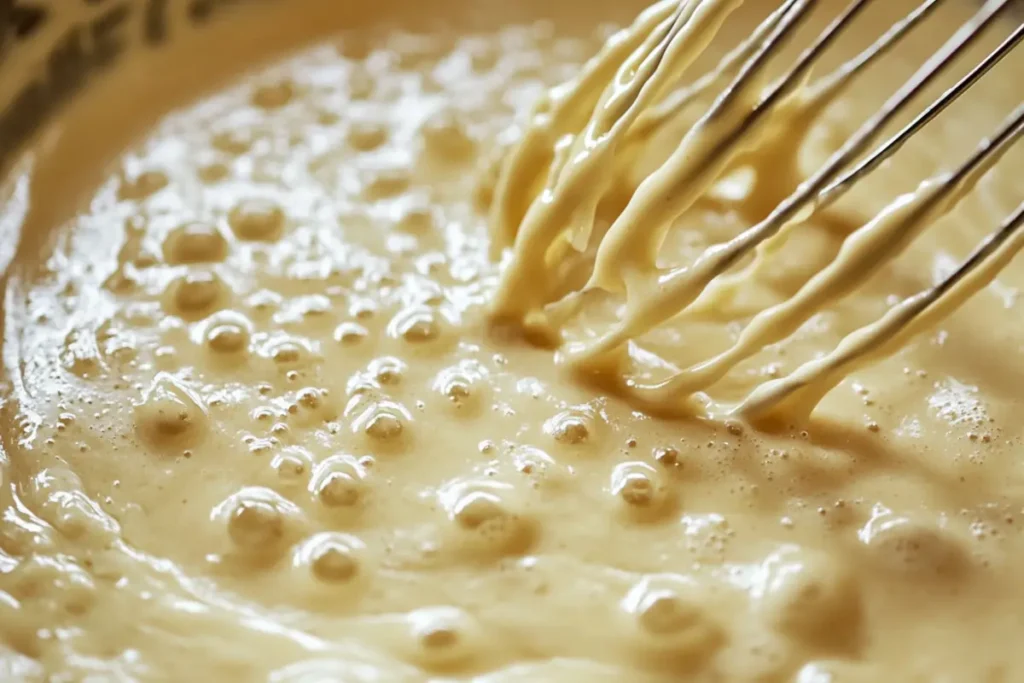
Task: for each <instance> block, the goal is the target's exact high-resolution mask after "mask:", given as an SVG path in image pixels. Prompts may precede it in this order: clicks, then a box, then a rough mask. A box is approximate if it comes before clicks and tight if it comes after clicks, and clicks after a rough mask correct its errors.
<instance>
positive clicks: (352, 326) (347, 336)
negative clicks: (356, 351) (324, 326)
mask: <svg viewBox="0 0 1024 683" xmlns="http://www.w3.org/2000/svg"><path fill="white" fill-rule="evenodd" d="M369 334H370V333H369V331H368V330H367V329H366V328H365V327H363V326H362V325H360V324H359V323H354V322H344V323H341V324H340V325H338V326H337V327H336V328H334V341H336V342H338V343H339V344H343V345H345V346H355V345H356V344H359V343H360V342H362V341H363V340H364V339H366V337H367V336H368V335H369Z"/></svg>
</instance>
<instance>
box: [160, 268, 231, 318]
mask: <svg viewBox="0 0 1024 683" xmlns="http://www.w3.org/2000/svg"><path fill="white" fill-rule="evenodd" d="M225 290H226V288H225V286H224V283H223V282H222V281H221V279H220V278H219V277H218V276H217V274H216V273H212V272H209V271H199V272H194V273H188V274H187V275H184V276H182V277H180V278H178V279H177V280H176V281H175V282H173V283H172V284H171V291H172V292H173V298H174V308H175V310H176V311H177V312H178V313H179V314H180V315H182V317H187V318H195V317H197V316H201V315H205V314H206V313H207V312H209V311H210V310H212V309H213V308H215V307H216V306H217V305H218V304H219V303H220V302H221V301H222V300H223V299H224V298H225V296H226V291H225Z"/></svg>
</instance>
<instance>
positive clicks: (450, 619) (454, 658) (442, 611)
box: [407, 607, 479, 669]
mask: <svg viewBox="0 0 1024 683" xmlns="http://www.w3.org/2000/svg"><path fill="white" fill-rule="evenodd" d="M407 619H408V620H409V622H410V627H411V628H410V631H411V635H412V639H413V643H414V647H415V649H414V651H413V653H412V654H413V656H414V658H415V659H416V660H417V661H418V662H419V664H420V665H421V666H425V667H428V668H432V669H438V668H444V669H450V668H452V667H454V666H457V665H461V664H464V663H465V662H466V661H467V660H469V659H470V658H472V657H473V655H474V654H475V653H476V651H477V649H478V645H477V643H476V641H477V640H478V639H479V635H478V628H479V627H477V626H476V624H475V623H474V622H473V621H472V619H471V618H470V616H469V615H467V614H466V613H465V612H463V611H462V610H459V609H456V608H454V607H427V608H420V609H417V610H415V611H413V612H411V613H409V615H408V617H407Z"/></svg>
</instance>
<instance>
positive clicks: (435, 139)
mask: <svg viewBox="0 0 1024 683" xmlns="http://www.w3.org/2000/svg"><path fill="white" fill-rule="evenodd" d="M422 135H423V142H424V145H425V147H426V151H427V153H428V154H430V155H431V156H432V157H434V158H435V159H440V160H444V161H447V162H451V161H461V160H464V159H467V158H469V157H470V156H472V154H473V153H474V152H475V151H476V142H475V141H474V140H473V138H472V137H471V136H470V135H469V133H468V131H467V130H466V124H465V123H464V122H463V121H462V119H461V118H460V117H459V115H458V114H457V113H456V112H455V111H453V110H451V109H443V110H441V111H439V112H437V113H435V114H434V115H433V116H431V117H430V118H428V119H427V121H426V122H425V123H424V124H423V129H422Z"/></svg>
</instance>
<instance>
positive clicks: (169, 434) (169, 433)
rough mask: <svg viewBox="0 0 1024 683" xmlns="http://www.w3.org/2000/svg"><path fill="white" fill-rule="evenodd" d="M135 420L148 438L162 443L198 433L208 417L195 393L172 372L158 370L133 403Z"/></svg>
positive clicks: (201, 430) (202, 429) (202, 428)
mask: <svg viewBox="0 0 1024 683" xmlns="http://www.w3.org/2000/svg"><path fill="white" fill-rule="evenodd" d="M135 421H136V425H137V426H138V429H139V430H140V431H141V432H142V433H143V434H144V435H145V436H146V437H147V438H148V439H149V440H151V441H154V442H156V443H163V442H164V441H166V440H168V439H178V438H182V437H195V436H198V435H199V434H200V433H202V432H203V431H204V430H205V428H206V426H207V421H208V417H207V414H206V407H205V406H204V405H203V402H202V400H201V399H200V397H199V396H198V394H196V393H195V392H193V391H192V389H191V388H189V387H188V386H186V385H185V384H184V383H183V382H182V381H180V380H179V379H178V378H176V377H174V376H173V375H170V374H168V373H165V372H161V373H159V374H158V375H157V376H156V378H154V380H153V383H152V384H151V385H150V387H149V389H148V390H147V392H146V394H145V395H144V396H143V398H142V401H140V402H139V403H137V404H136V405H135Z"/></svg>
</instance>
